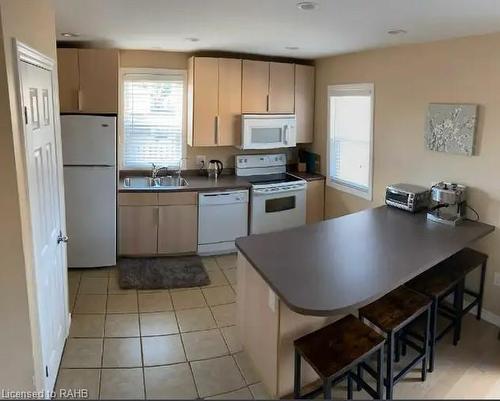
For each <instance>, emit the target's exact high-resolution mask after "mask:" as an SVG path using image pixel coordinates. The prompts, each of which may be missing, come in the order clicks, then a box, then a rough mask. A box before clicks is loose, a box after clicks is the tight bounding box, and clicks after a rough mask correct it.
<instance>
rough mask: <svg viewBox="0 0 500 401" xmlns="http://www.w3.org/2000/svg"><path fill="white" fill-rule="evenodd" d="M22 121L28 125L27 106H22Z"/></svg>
mask: <svg viewBox="0 0 500 401" xmlns="http://www.w3.org/2000/svg"><path fill="white" fill-rule="evenodd" d="M24 123H25V124H26V125H28V108H27V107H26V106H24Z"/></svg>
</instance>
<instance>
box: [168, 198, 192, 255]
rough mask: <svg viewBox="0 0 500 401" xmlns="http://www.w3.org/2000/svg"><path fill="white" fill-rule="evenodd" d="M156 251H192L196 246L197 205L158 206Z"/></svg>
mask: <svg viewBox="0 0 500 401" xmlns="http://www.w3.org/2000/svg"><path fill="white" fill-rule="evenodd" d="M159 210H160V215H159V225H158V253H159V254H179V253H193V252H196V250H197V248H198V207H197V206H196V205H177V206H160V207H159Z"/></svg>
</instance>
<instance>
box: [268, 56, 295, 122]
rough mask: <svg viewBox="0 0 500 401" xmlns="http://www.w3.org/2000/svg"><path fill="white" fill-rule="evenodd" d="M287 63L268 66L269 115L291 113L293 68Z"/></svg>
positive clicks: (293, 89)
mask: <svg viewBox="0 0 500 401" xmlns="http://www.w3.org/2000/svg"><path fill="white" fill-rule="evenodd" d="M294 67H295V66H294V64H289V63H270V64H269V107H268V111H269V112H270V113H293V112H294V105H295V101H294V97H295V68H294Z"/></svg>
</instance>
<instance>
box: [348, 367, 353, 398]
mask: <svg viewBox="0 0 500 401" xmlns="http://www.w3.org/2000/svg"><path fill="white" fill-rule="evenodd" d="M347 399H348V400H352V375H351V372H348V373H347Z"/></svg>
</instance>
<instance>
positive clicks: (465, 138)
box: [425, 103, 477, 156]
mask: <svg viewBox="0 0 500 401" xmlns="http://www.w3.org/2000/svg"><path fill="white" fill-rule="evenodd" d="M476 116H477V105H475V104H442V103H431V104H429V111H428V113H427V124H426V130H425V143H426V146H427V149H430V150H434V151H437V152H446V153H455V154H461V155H467V156H472V155H473V153H474V140H475V135H476V121H477V119H476Z"/></svg>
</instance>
